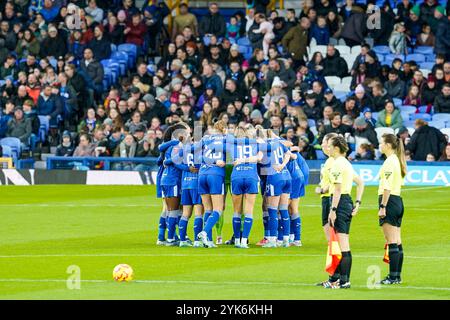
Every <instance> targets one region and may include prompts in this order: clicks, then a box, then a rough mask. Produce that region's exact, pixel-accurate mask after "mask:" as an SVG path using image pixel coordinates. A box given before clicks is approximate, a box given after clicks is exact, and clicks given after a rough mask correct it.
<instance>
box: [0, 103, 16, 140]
mask: <svg viewBox="0 0 450 320" xmlns="http://www.w3.org/2000/svg"><path fill="white" fill-rule="evenodd" d="M14 107H15V105H14V103H13V102H12V101H11V100H8V101H6V103H5V108H4V109H3V110H0V139H2V138H4V137H6V132H7V131H8V122H9V120H11V119H12V117H13V116H14Z"/></svg>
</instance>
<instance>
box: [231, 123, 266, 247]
mask: <svg viewBox="0 0 450 320" xmlns="http://www.w3.org/2000/svg"><path fill="white" fill-rule="evenodd" d="M234 135H235V137H236V139H234V141H233V144H232V145H229V147H230V148H232V150H230V151H231V152H230V153H231V155H232V159H233V161H234V162H233V165H234V167H233V171H232V173H231V194H232V199H233V208H234V215H233V232H234V246H235V247H237V248H245V249H247V248H248V236H249V234H250V230H251V228H252V224H253V208H254V205H255V200H256V195H257V194H258V182H259V177H258V171H257V167H256V163H257V162H258V161H260V160H261V159H262V157H263V154H262V152H261V151H258V144H257V142H256V140H255V139H254V138H255V133H254V130H252V129H249V130H246V129H244V128H237V129H236V131H235V133H234ZM242 213H244V228H243V230H242V233H241V224H242V219H241V214H242Z"/></svg>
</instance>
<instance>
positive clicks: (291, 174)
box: [157, 121, 309, 248]
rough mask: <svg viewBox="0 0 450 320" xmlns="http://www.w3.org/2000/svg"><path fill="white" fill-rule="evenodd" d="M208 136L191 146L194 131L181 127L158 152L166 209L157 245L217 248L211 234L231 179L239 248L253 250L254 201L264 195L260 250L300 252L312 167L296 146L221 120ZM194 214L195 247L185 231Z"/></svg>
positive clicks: (159, 190)
mask: <svg viewBox="0 0 450 320" xmlns="http://www.w3.org/2000/svg"><path fill="white" fill-rule="evenodd" d="M209 131H210V132H208V134H207V135H205V136H203V137H202V138H201V139H198V141H192V138H191V128H189V127H188V126H186V125H185V124H183V123H179V124H176V125H174V126H172V127H170V128H168V129H167V131H166V133H165V137H164V143H163V144H161V145H160V147H159V148H160V151H161V156H160V158H159V161H158V164H159V166H160V169H159V172H158V176H157V196H158V197H161V198H163V199H164V210H163V212H162V214H161V217H160V221H159V235H158V242H157V243H158V244H160V245H167V246H176V245H179V246H181V247H185V246H194V247H208V248H211V247H215V245H214V242H213V240H212V229H213V228H214V226H215V225H216V224H221V223H222V222H221V219H222V214H223V211H224V207H225V198H226V193H227V191H228V190H227V189H228V186H227V183H226V180H228V179H226V175H227V174H229V175H230V179H229V180H230V182H231V185H230V189H231V190H230V191H231V198H232V202H233V210H234V214H233V219H232V221H233V239H232V242H233V243H234V245H235V246H236V247H238V248H248V237H249V234H250V231H251V228H252V225H253V209H254V205H255V200H256V196H257V194H258V193H259V191H261V194H262V196H263V201H262V211H263V222H264V230H265V231H264V233H265V234H264V239H263V240H261V241H260V242H259V243H258V244H259V245H262V246H263V247H277V246H283V247H289V246H291V245H296V246H301V240H300V237H301V220H300V216H299V212H298V205H299V198H300V197H302V196H304V194H305V186H306V185H307V182H308V176H309V168H308V166H307V164H306V161H305V160H304V159H303V157H302V156H301V155H300V154H299V149H298V147H295V146H292V143H290V142H289V141H286V140H283V139H282V138H280V137H278V136H277V135H276V133H274V132H273V131H271V130H266V129H263V128H262V127H253V126H252V125H250V124H248V125H245V126H240V127H238V128H236V129H235V130H234V132H228V130H227V128H226V126H225V123H223V122H222V121H218V122H216V123H215V125H214V128H212V129H211V130H209ZM194 140H195V139H194ZM227 169H229V170H227ZM180 207H182V209H181V210H180ZM193 212H194V242H193V243H192V242H191V241H190V240H189V239H188V238H187V236H186V232H187V226H188V221H189V219H190V217H191V215H192V213H193ZM177 226H178V232H179V235H177V234H176V230H177ZM166 230H167V240H166V235H165V234H166ZM219 243H220V242H219Z"/></svg>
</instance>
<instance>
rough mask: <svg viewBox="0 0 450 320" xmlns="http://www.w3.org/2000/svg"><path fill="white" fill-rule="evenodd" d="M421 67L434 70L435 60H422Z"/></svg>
mask: <svg viewBox="0 0 450 320" xmlns="http://www.w3.org/2000/svg"><path fill="white" fill-rule="evenodd" d="M419 66H420V69H428V70H432V69H433V67H434V62H421V63H419Z"/></svg>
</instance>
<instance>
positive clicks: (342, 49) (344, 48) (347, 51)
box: [334, 46, 351, 55]
mask: <svg viewBox="0 0 450 320" xmlns="http://www.w3.org/2000/svg"><path fill="white" fill-rule="evenodd" d="M334 48H335V49H336V50H338V51H339V53H340V54H341V55H342V54H350V51H351V49H350V47H348V46H334Z"/></svg>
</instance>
